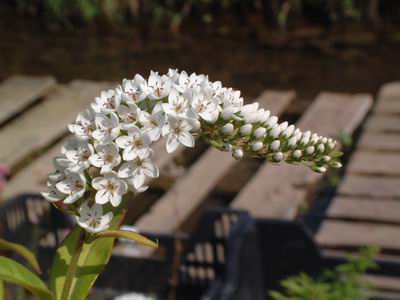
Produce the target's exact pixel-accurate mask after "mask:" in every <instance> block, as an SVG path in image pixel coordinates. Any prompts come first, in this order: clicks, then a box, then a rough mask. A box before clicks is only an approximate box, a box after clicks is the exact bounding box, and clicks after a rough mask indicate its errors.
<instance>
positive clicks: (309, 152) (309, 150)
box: [306, 146, 315, 155]
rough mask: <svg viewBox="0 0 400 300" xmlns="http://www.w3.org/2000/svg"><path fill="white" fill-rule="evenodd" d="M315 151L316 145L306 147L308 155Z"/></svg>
mask: <svg viewBox="0 0 400 300" xmlns="http://www.w3.org/2000/svg"><path fill="white" fill-rule="evenodd" d="M314 151H315V148H314V146H308V147H307V148H306V154H307V155H310V154H313V153H314Z"/></svg>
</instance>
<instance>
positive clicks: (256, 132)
mask: <svg viewBox="0 0 400 300" xmlns="http://www.w3.org/2000/svg"><path fill="white" fill-rule="evenodd" d="M266 132H267V129H266V128H264V127H258V128H257V129H256V130H254V133H253V135H254V137H255V138H256V139H260V138H262V137H264V135H265V133H266Z"/></svg>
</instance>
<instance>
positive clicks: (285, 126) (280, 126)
mask: <svg viewBox="0 0 400 300" xmlns="http://www.w3.org/2000/svg"><path fill="white" fill-rule="evenodd" d="M288 125H289V123H288V122H283V123H281V124H279V129H280V130H281V132H282V131H284V130H285V129H286V128H287V127H288Z"/></svg>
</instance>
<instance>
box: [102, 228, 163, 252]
mask: <svg viewBox="0 0 400 300" xmlns="http://www.w3.org/2000/svg"><path fill="white" fill-rule="evenodd" d="M109 237H114V238H124V239H128V240H132V241H135V242H137V243H139V244H141V245H144V246H148V247H151V248H157V247H158V244H157V243H155V242H153V241H151V240H149V239H148V238H146V237H144V236H143V235H141V234H139V233H137V232H134V231H128V230H107V231H103V232H99V233H98V234H96V235H95V236H94V239H99V238H109Z"/></svg>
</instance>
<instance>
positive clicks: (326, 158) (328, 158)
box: [321, 155, 331, 163]
mask: <svg viewBox="0 0 400 300" xmlns="http://www.w3.org/2000/svg"><path fill="white" fill-rule="evenodd" d="M321 161H322V162H324V163H327V162H329V161H331V157H330V156H328V155H325V156H323V157H322V158H321Z"/></svg>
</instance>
